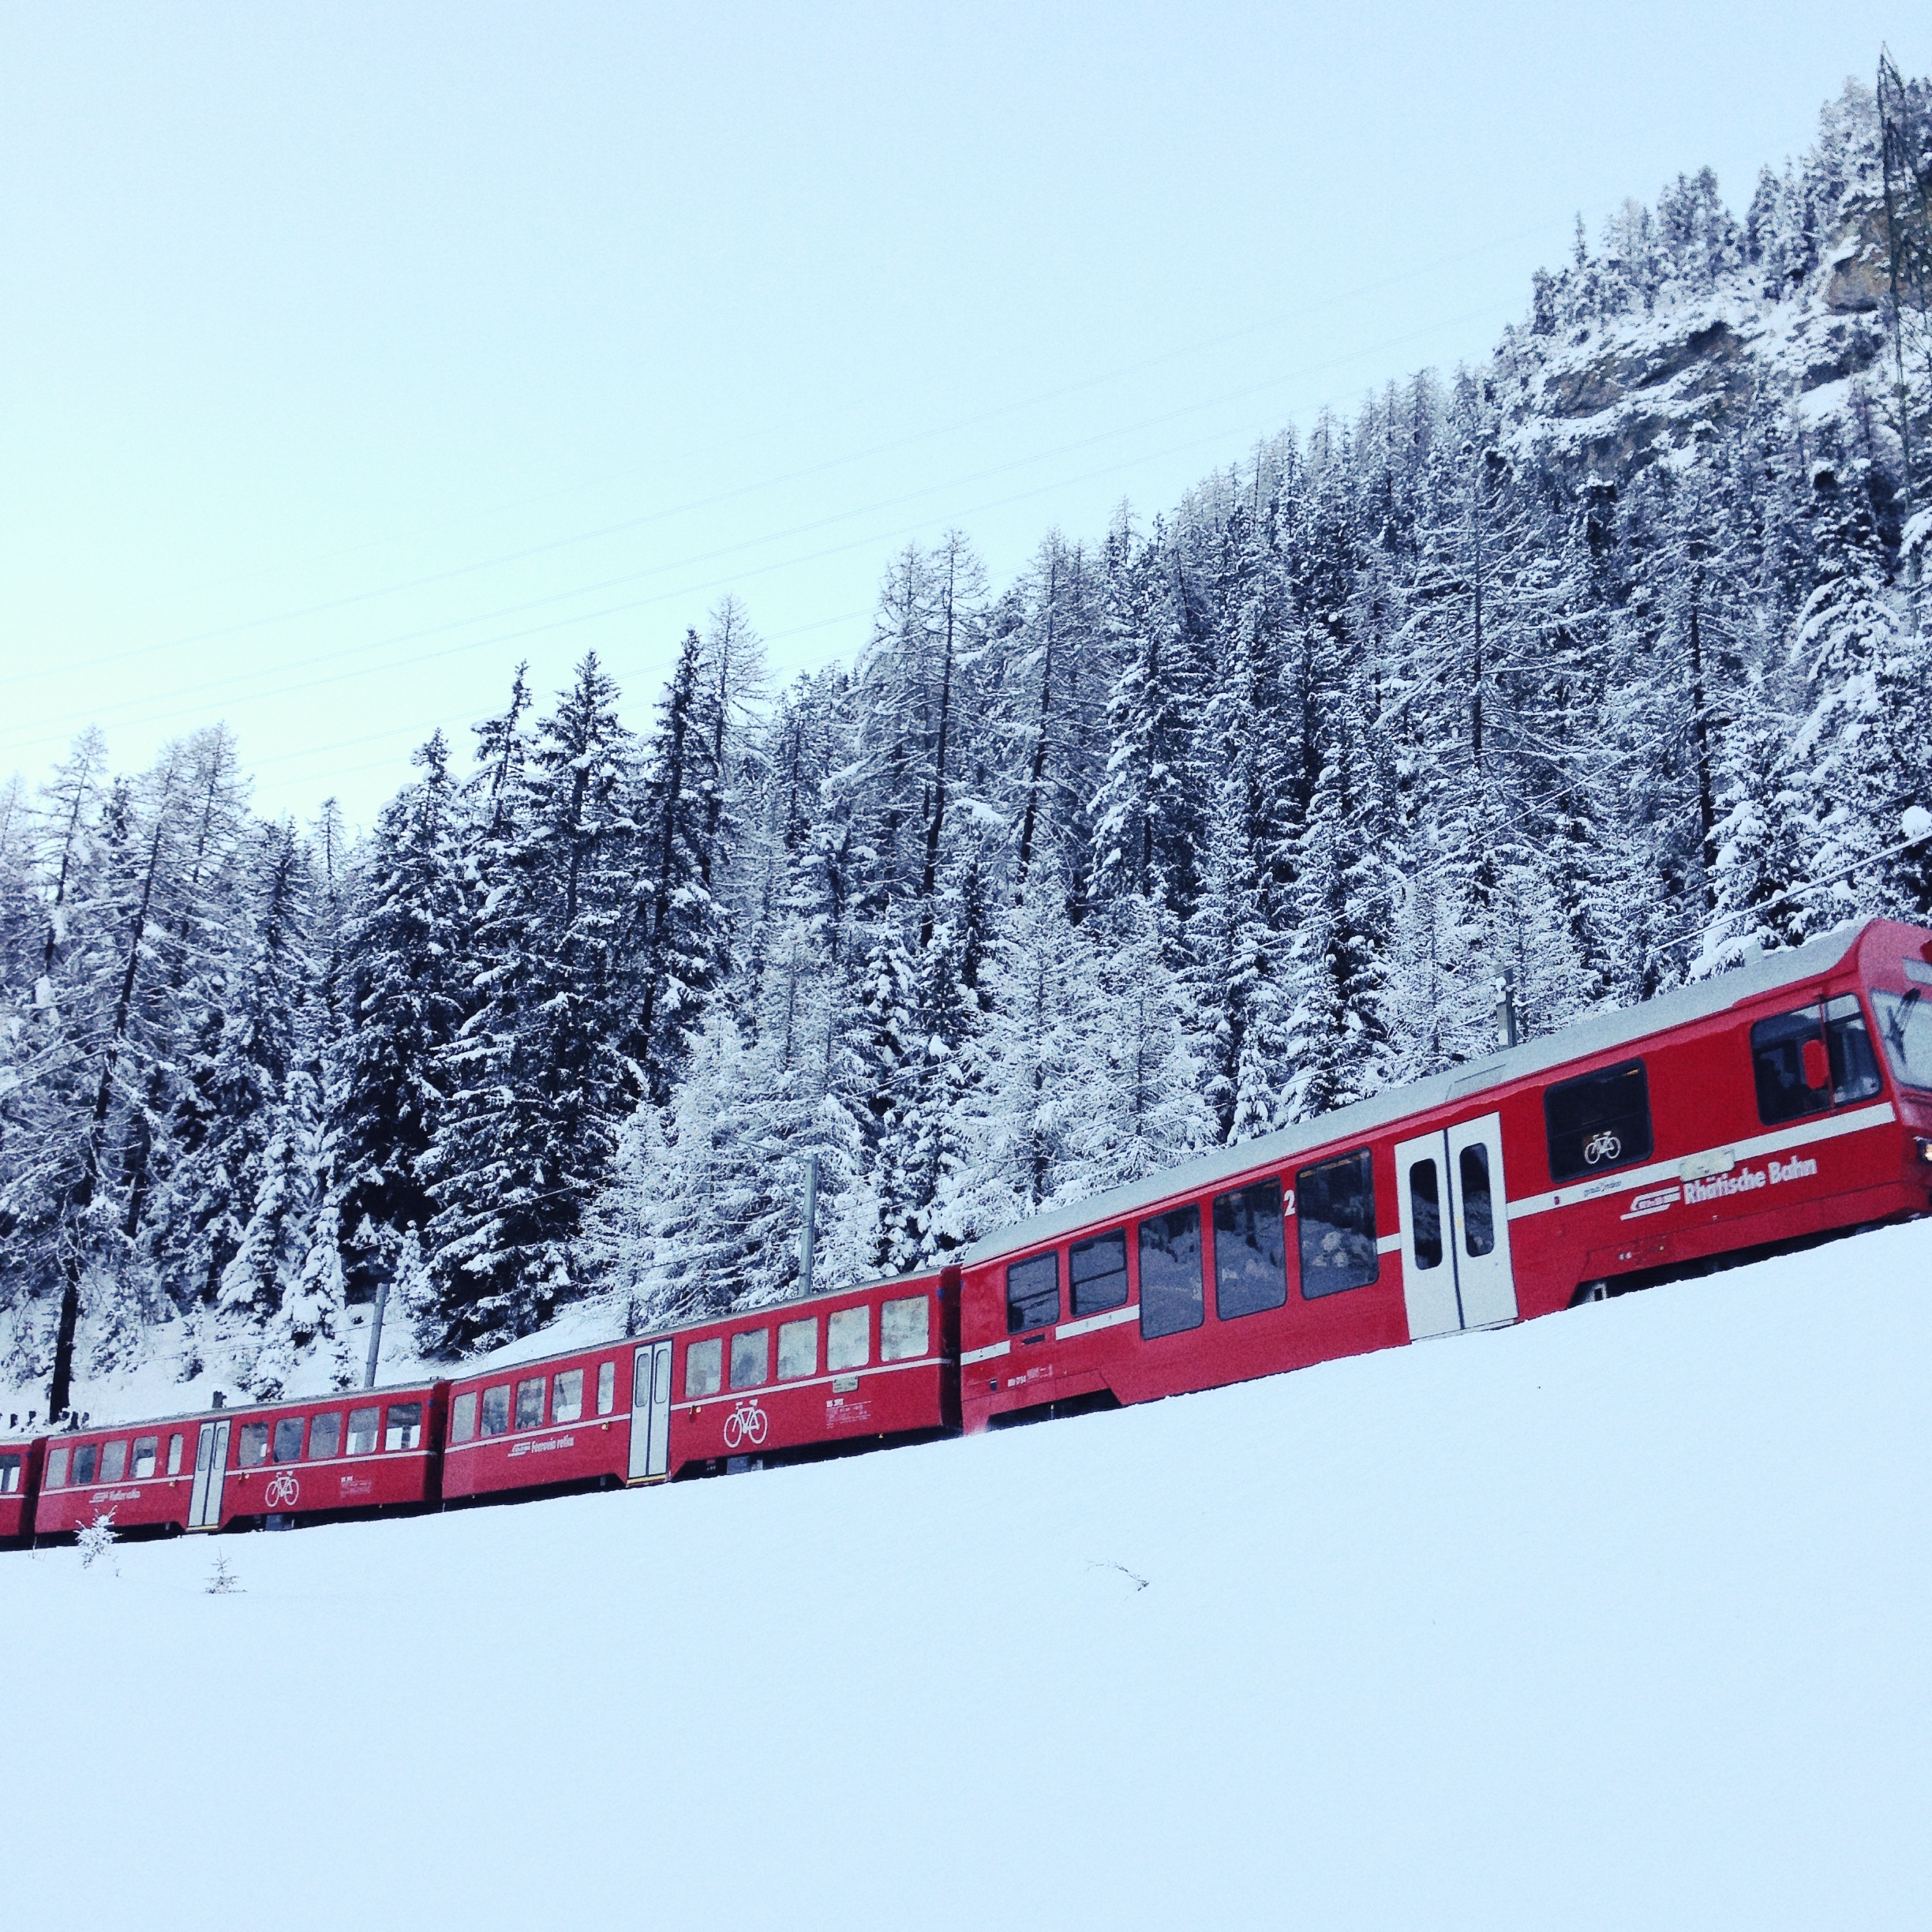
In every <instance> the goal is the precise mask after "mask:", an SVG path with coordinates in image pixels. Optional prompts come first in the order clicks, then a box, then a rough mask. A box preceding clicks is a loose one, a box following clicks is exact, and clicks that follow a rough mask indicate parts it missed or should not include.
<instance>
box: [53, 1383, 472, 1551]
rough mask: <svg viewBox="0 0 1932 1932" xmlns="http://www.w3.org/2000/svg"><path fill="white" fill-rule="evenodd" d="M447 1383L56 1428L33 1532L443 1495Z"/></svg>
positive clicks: (197, 1520) (148, 1526) (149, 1529)
mask: <svg viewBox="0 0 1932 1932" xmlns="http://www.w3.org/2000/svg"><path fill="white" fill-rule="evenodd" d="M445 1386H446V1385H445V1384H444V1383H423V1384H421V1385H418V1386H417V1387H410V1388H400V1389H373V1390H369V1391H357V1392H355V1393H353V1394H341V1395H328V1396H309V1397H304V1398H299V1399H293V1400H290V1401H286V1402H270V1403H264V1404H262V1405H260V1406H257V1407H253V1408H247V1409H216V1410H211V1411H209V1412H208V1413H206V1414H204V1415H193V1416H178V1417H174V1418H173V1419H171V1420H170V1421H163V1422H139V1423H123V1424H122V1425H119V1426H118V1427H116V1428H88V1429H82V1430H80V1431H78V1432H72V1433H67V1434H62V1435H58V1436H52V1437H50V1438H49V1439H48V1440H47V1444H46V1460H45V1462H44V1465H43V1470H42V1475H41V1482H40V1491H39V1498H38V1500H37V1502H36V1506H35V1511H34V1531H35V1533H36V1535H40V1536H58V1535H71V1534H73V1533H75V1532H77V1531H78V1530H80V1529H84V1528H86V1527H87V1526H88V1524H89V1523H91V1522H95V1521H96V1520H97V1519H98V1518H100V1517H101V1516H103V1515H111V1516H112V1518H113V1519H114V1529H115V1531H116V1533H118V1534H123V1535H125V1534H126V1533H129V1532H137V1533H140V1532H146V1533H150V1534H159V1533H167V1532H168V1531H170V1530H175V1529H233V1528H237V1527H247V1526H251V1525H254V1524H259V1523H263V1522H267V1521H268V1519H269V1518H271V1517H272V1518H276V1519H277V1520H279V1521H283V1522H290V1521H296V1520H299V1519H301V1518H312V1517H322V1516H344V1515H358V1516H360V1515H376V1514H377V1513H379V1512H380V1511H383V1510H385V1509H395V1510H402V1509H413V1508H415V1509H419V1508H422V1507H425V1506H427V1505H429V1504H431V1503H434V1502H435V1501H436V1498H437V1488H436V1476H437V1458H436V1452H435V1449H434V1447H433V1445H434V1443H435V1442H436V1439H437V1437H438V1436H439V1435H440V1432H441V1427H442V1415H443V1391H444V1387H445Z"/></svg>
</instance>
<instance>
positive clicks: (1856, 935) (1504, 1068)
mask: <svg viewBox="0 0 1932 1932" xmlns="http://www.w3.org/2000/svg"><path fill="white" fill-rule="evenodd" d="M1873 923H1875V922H1874V921H1872V920H1869V919H1861V920H1854V921H1848V922H1847V923H1845V924H1844V925H1841V926H1835V927H1833V928H1832V930H1830V931H1829V932H1826V933H1821V934H1819V935H1818V938H1815V939H1809V940H1807V941H1806V942H1805V943H1804V944H1803V945H1801V946H1793V947H1791V948H1789V949H1787V950H1785V951H1783V952H1779V953H1762V954H1760V955H1759V956H1758V957H1757V958H1756V959H1754V960H1751V961H1750V964H1747V965H1744V966H1740V967H1738V968H1735V969H1734V970H1733V971H1732V972H1725V973H1721V974H1719V975H1717V976H1716V977H1714V978H1713V979H1702V980H1699V981H1698V982H1697V983H1696V984H1694V985H1692V986H1687V987H1678V988H1677V989H1676V990H1674V991H1672V992H1669V993H1662V994H1658V996H1657V998H1655V999H1650V1000H1646V1001H1644V1002H1643V1003H1642V1005H1637V1006H1620V1007H1615V1008H1612V1009H1610V1010H1608V1011H1607V1012H1604V1013H1590V1014H1588V1015H1586V1017H1584V1018H1582V1019H1581V1020H1572V1021H1571V1023H1570V1024H1569V1025H1567V1026H1565V1027H1559V1028H1558V1029H1557V1030H1556V1032H1554V1033H1546V1034H1544V1035H1542V1036H1541V1038H1540V1039H1533V1040H1526V1041H1524V1042H1523V1043H1522V1044H1521V1045H1520V1046H1517V1047H1509V1048H1507V1049H1505V1050H1503V1051H1501V1052H1498V1053H1493V1054H1489V1055H1488V1056H1487V1057H1486V1058H1483V1059H1481V1060H1470V1061H1464V1062H1463V1063H1462V1065H1460V1066H1455V1067H1451V1068H1450V1069H1448V1070H1447V1072H1446V1073H1434V1074H1431V1075H1430V1076H1429V1077H1428V1079H1426V1080H1412V1081H1410V1083H1409V1084H1407V1085H1406V1086H1402V1087H1391V1088H1388V1089H1387V1091H1384V1092H1382V1093H1379V1094H1376V1095H1374V1096H1373V1097H1372V1099H1367V1100H1358V1101H1357V1102H1355V1103H1354V1104H1353V1105H1352V1106H1345V1107H1338V1108H1337V1109H1336V1110H1335V1111H1334V1112H1333V1113H1332V1114H1322V1115H1320V1116H1319V1117H1318V1118H1316V1119H1314V1120H1311V1121H1297V1123H1296V1124H1295V1125H1294V1126H1292V1127H1282V1128H1279V1129H1276V1130H1275V1132H1274V1133H1269V1134H1262V1135H1260V1136H1257V1137H1256V1139H1254V1140H1242V1141H1239V1142H1237V1144H1235V1145H1234V1146H1232V1147H1219V1148H1211V1149H1209V1150H1208V1151H1207V1152H1205V1153H1203V1154H1197V1155H1194V1156H1193V1158H1192V1159H1189V1160H1187V1161H1184V1162H1182V1163H1181V1164H1180V1165H1179V1166H1174V1167H1169V1168H1166V1169H1163V1171H1162V1172H1160V1173H1159V1174H1149V1175H1148V1177H1147V1178H1145V1179H1144V1180H1141V1181H1129V1182H1128V1183H1126V1184H1125V1185H1124V1186H1121V1187H1117V1188H1110V1189H1108V1190H1107V1191H1106V1193H1103V1194H1095V1195H1090V1196H1088V1198H1087V1199H1086V1200H1082V1201H1076V1202H1074V1203H1073V1204H1071V1205H1070V1206H1068V1207H1053V1208H1049V1209H1047V1211H1045V1212H1044V1213H1041V1214H1037V1215H1032V1216H1030V1217H1029V1218H1028V1219H1026V1220H1024V1221H1014V1222H1009V1223H1008V1224H1007V1225H1006V1226H1004V1227H998V1228H994V1230H992V1231H991V1232H990V1234H985V1235H983V1236H982V1237H980V1238H979V1240H978V1241H975V1242H974V1243H973V1244H972V1245H971V1246H970V1247H969V1248H968V1249H966V1251H965V1252H964V1255H963V1256H961V1257H960V1260H961V1264H962V1265H963V1266H964V1267H975V1266H976V1265H977V1264H979V1263H980V1262H982V1261H989V1260H993V1259H994V1257H995V1256H998V1255H1002V1254H1009V1253H1012V1252H1015V1251H1016V1250H1017V1249H1021V1248H1032V1247H1037V1246H1039V1245H1040V1244H1041V1243H1043V1242H1045V1241H1058V1240H1059V1239H1061V1237H1063V1236H1065V1235H1068V1234H1073V1233H1075V1232H1076V1231H1077V1230H1080V1229H1083V1228H1088V1227H1091V1226H1093V1225H1094V1224H1095V1222H1102V1221H1112V1220H1116V1219H1120V1218H1121V1217H1122V1216H1125V1215H1131V1214H1133V1213H1136V1212H1138V1211H1141V1210H1143V1209H1145V1208H1148V1207H1152V1206H1153V1205H1154V1204H1155V1203H1156V1202H1159V1201H1163V1200H1172V1199H1173V1198H1174V1196H1176V1195H1181V1194H1193V1193H1200V1192H1202V1191H1203V1190H1204V1189H1207V1188H1211V1187H1212V1186H1213V1185H1215V1182H1216V1181H1226V1180H1231V1179H1232V1178H1234V1176H1235V1175H1237V1174H1249V1173H1252V1171H1253V1170H1255V1169H1256V1168H1257V1167H1270V1166H1277V1165H1279V1164H1282V1163H1286V1162H1287V1161H1288V1160H1290V1159H1293V1158H1294V1156H1296V1155H1301V1154H1305V1153H1309V1152H1312V1151H1313V1150H1315V1149H1316V1148H1322V1147H1327V1146H1330V1145H1331V1144H1334V1143H1335V1142H1336V1141H1338V1140H1359V1139H1361V1138H1362V1137H1364V1136H1367V1135H1368V1134H1372V1133H1374V1132H1376V1129H1379V1128H1382V1127H1386V1126H1388V1125H1391V1123H1392V1122H1394V1121H1400V1120H1403V1119H1406V1118H1408V1117H1409V1116H1410V1115H1411V1114H1424V1113H1427V1112H1428V1111H1429V1110H1431V1109H1432V1108H1435V1107H1439V1106H1448V1105H1449V1104H1451V1103H1453V1102H1455V1101H1457V1100H1460V1099H1462V1098H1464V1096H1465V1095H1470V1094H1474V1093H1480V1092H1481V1091H1483V1089H1484V1088H1489V1087H1500V1086H1501V1085H1503V1083H1504V1082H1506V1081H1508V1080H1520V1079H1522V1078H1524V1077H1525V1076H1528V1075H1531V1074H1536V1073H1548V1071H1549V1070H1550V1069H1552V1068H1555V1067H1560V1066H1564V1065H1568V1064H1569V1063H1570V1062H1571V1061H1576V1060H1585V1059H1589V1058H1591V1057H1593V1055H1595V1054H1601V1053H1605V1052H1608V1051H1609V1050H1611V1049H1612V1048H1613V1047H1624V1046H1628V1045H1630V1044H1631V1043H1634V1042H1635V1041H1638V1040H1641V1039H1648V1038H1649V1036H1650V1035H1653V1034H1655V1033H1660V1032H1664V1031H1665V1030H1666V1029H1668V1028H1671V1027H1676V1026H1683V1025H1684V1024H1687V1022H1689V1021H1691V1020H1702V1019H1707V1018H1709V1017H1710V1016H1711V1015H1713V1014H1714V1013H1722V1012H1724V1010H1725V1009H1727V1008H1728V1007H1732V1006H1735V1005H1741V1004H1742V1003H1743V1002H1745V1001H1747V1000H1750V999H1753V998H1757V997H1758V996H1759V995H1761V994H1765V993H1772V992H1775V991H1777V989H1778V988H1779V987H1786V986H1795V985H1799V984H1801V983H1803V982H1804V981H1805V980H1807V979H1820V978H1822V977H1823V975H1825V974H1826V973H1829V972H1832V971H1833V969H1834V968H1836V967H1837V966H1839V965H1840V964H1842V963H1843V961H1844V959H1845V957H1846V956H1847V955H1848V953H1851V952H1852V950H1853V949H1855V947H1856V945H1857V944H1858V942H1859V939H1860V938H1862V937H1863V934H1864V933H1865V930H1866V928H1867V927H1869V926H1870V925H1872V924H1873Z"/></svg>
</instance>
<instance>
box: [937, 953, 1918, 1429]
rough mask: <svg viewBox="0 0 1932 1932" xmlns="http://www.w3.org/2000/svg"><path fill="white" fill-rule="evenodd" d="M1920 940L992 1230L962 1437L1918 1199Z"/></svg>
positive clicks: (1681, 1264) (1628, 1017) (1581, 1293)
mask: <svg viewBox="0 0 1932 1932" xmlns="http://www.w3.org/2000/svg"><path fill="white" fill-rule="evenodd" d="M1927 995H1932V934H1927V933H1926V932H1925V931H1923V930H1920V929H1919V928H1916V927H1908V926H1902V925H1899V924H1896V923H1893V922H1890V921H1885V920H1874V921H1870V922H1867V923H1865V924H1863V925H1861V926H1857V927H1841V928H1840V929H1838V930H1836V931H1834V932H1833V933H1829V934H1825V935H1823V936H1822V937H1821V938H1818V939H1816V940H1814V941H1812V942H1810V943H1808V944H1807V945H1804V946H1802V947H1799V948H1795V949H1792V950H1791V951H1789V952H1788V953H1776V954H1772V955H1769V956H1767V957H1762V958H1760V959H1758V960H1754V961H1753V962H1752V963H1751V964H1749V965H1747V966H1746V967H1743V968H1740V969H1739V970H1737V971H1735V972H1729V973H1725V974H1722V975H1717V976H1716V977H1714V978H1713V979H1708V980H1705V981H1702V982H1699V983H1696V984H1694V985H1692V986H1690V987H1685V988H1683V989H1681V990H1679V991H1677V992H1675V993H1672V994H1666V995H1664V996H1662V997H1661V998H1658V999H1657V1000H1654V1001H1653V1002H1649V1004H1648V1005H1645V1006H1642V1007H1640V1008H1635V1009H1625V1010H1622V1011H1619V1012H1613V1013H1601V1014H1597V1015H1593V1016H1591V1017H1588V1018H1586V1019H1584V1020H1579V1021H1578V1022H1577V1023H1575V1024H1573V1025H1571V1026H1570V1027H1567V1028H1563V1030H1561V1031H1560V1032H1555V1033H1552V1034H1550V1035H1545V1036H1544V1037H1542V1038H1540V1039H1534V1040H1532V1041H1529V1042H1528V1043H1525V1044H1523V1045H1521V1046H1518V1047H1515V1048H1512V1049H1510V1050H1507V1051H1505V1052H1503V1053H1499V1054H1493V1055H1492V1056H1490V1057H1489V1058H1487V1059H1485V1060H1483V1061H1476V1062H1473V1063H1471V1064H1470V1065H1466V1066H1464V1067H1460V1068H1457V1069H1451V1071H1449V1072H1447V1073H1442V1074H1439V1075H1437V1076H1434V1077H1433V1078H1432V1079H1429V1080H1423V1081H1420V1082H1417V1083H1416V1084H1413V1085H1411V1086H1410V1087H1407V1088H1401V1089H1398V1090H1395V1091H1390V1092H1387V1093H1384V1094H1381V1095H1377V1096H1376V1097H1375V1098H1374V1099H1372V1100H1368V1101H1365V1102H1362V1103H1358V1104H1357V1105H1356V1106H1351V1107H1347V1108H1344V1109H1342V1110H1339V1112H1337V1113H1335V1114H1329V1115H1326V1116H1324V1117H1323V1118H1320V1119H1318V1120H1316V1121H1310V1122H1309V1123H1307V1124H1306V1125H1301V1126H1296V1127H1291V1128H1288V1129H1283V1130H1282V1131H1281V1132H1279V1133H1274V1134H1270V1135H1266V1136H1262V1137H1260V1138H1259V1139H1257V1140H1252V1141H1249V1142H1248V1143H1246V1144H1243V1145H1241V1146H1238V1147H1235V1148H1220V1149H1217V1150H1215V1151H1213V1152H1211V1153H1209V1154H1205V1155H1200V1156H1199V1157H1197V1158H1196V1159H1195V1160H1193V1161H1192V1162H1190V1163H1188V1164H1187V1165H1186V1166H1183V1167H1181V1168H1180V1169H1178V1170H1175V1171H1174V1172H1173V1173H1171V1174H1166V1175H1162V1176H1159V1177H1156V1178H1153V1179H1151V1180H1150V1181H1146V1182H1144V1183H1141V1184H1139V1185H1136V1186H1133V1187H1129V1188H1123V1189H1115V1190H1114V1191H1113V1192H1112V1193H1108V1194H1104V1195H1102V1196H1098V1197H1097V1198H1095V1199H1094V1200H1089V1201H1086V1202H1084V1203H1082V1204H1080V1205H1079V1206H1077V1207H1072V1208H1068V1209H1062V1210H1058V1211H1051V1212H1049V1213H1047V1214H1044V1215H1038V1216H1035V1217H1034V1218H1033V1219H1032V1220H1030V1221H1027V1222H1020V1223H1018V1224H1017V1225H1016V1226H1013V1227H1010V1228H1007V1229H1002V1230H998V1231H996V1232H995V1233H994V1234H991V1235H990V1236H988V1237H987V1238H986V1239H984V1240H983V1241H980V1242H979V1243H978V1244H977V1245H975V1247H974V1248H972V1249H969V1250H968V1253H967V1255H966V1256H965V1267H964V1276H965V1285H964V1294H963V1297H962V1300H963V1309H962V1316H961V1321H962V1327H961V1346H962V1352H961V1355H960V1399H961V1405H962V1408H963V1411H964V1420H965V1426H966V1427H967V1428H968V1429H969V1430H971V1429H976V1428H987V1427H998V1426H1001V1425H1003V1424H1005V1423H1009V1422H1013V1421H1028V1420H1032V1419H1035V1418H1036V1417H1044V1416H1048V1415H1058V1414H1065V1413H1069V1412H1072V1411H1075V1410H1080V1409H1082V1408H1091V1407H1099V1406H1111V1405H1113V1404H1114V1403H1117V1402H1140V1401H1145V1400H1148V1399H1151V1398H1155V1397H1158V1396H1162V1395H1173V1394H1178V1393H1181V1392H1183V1391H1189V1390H1193V1389H1200V1388H1207V1387H1215V1386H1216V1385H1218V1384H1220V1383H1227V1382H1232V1381H1237V1380H1245V1379H1248V1378H1249V1377H1252V1376H1261V1375H1268V1374H1273V1373H1276V1372H1280V1371H1282V1370H1283V1369H1287V1368H1299V1367H1302V1366H1305V1365H1309V1364H1310V1363H1312V1362H1316V1361H1325V1360H1329V1359H1332V1358H1334V1357H1339V1356H1342V1355H1351V1354H1362V1353H1365V1352H1366V1351H1368V1350H1372V1349H1376V1348H1382V1347H1387V1346H1392V1345H1394V1344H1395V1343H1398V1342H1405V1341H1416V1340H1421V1339H1425V1338H1430V1337H1434V1336H1437V1335H1446V1334H1452V1333H1458V1332H1461V1331H1465V1330H1468V1329H1472V1328H1481V1327H1494V1326H1496V1325H1498V1324H1502V1323H1506V1322H1509V1321H1513V1320H1518V1319H1519V1318H1521V1317H1523V1316H1531V1315H1541V1314H1548V1313H1550V1312H1553V1311H1555V1310H1556V1309H1561V1308H1564V1307H1567V1306H1568V1305H1571V1303H1572V1302H1573V1301H1575V1300H1577V1299H1578V1298H1593V1297H1595V1296H1596V1295H1598V1294H1603V1293H1606V1292H1608V1293H1616V1292H1620V1291H1621V1290H1623V1289H1624V1288H1626V1287H1631V1286H1646V1285H1648V1284H1649V1283H1650V1282H1655V1281H1659V1280H1663V1279H1669V1278H1670V1277H1671V1276H1672V1275H1679V1274H1683V1273H1687V1272H1694V1271H1702V1270H1703V1269H1705V1268H1706V1267H1709V1266H1712V1265H1714V1264H1719V1263H1728V1262H1729V1261H1730V1260H1736V1259H1743V1258H1747V1257H1749V1256H1754V1255H1759V1254H1763V1253H1766V1252H1774V1251H1776V1250H1778V1249H1781V1248H1786V1247H1790V1246H1794V1245H1802V1244H1804V1243H1807V1242H1810V1241H1815V1240H1818V1239H1820V1238H1823V1237H1826V1236H1829V1235H1831V1234H1837V1233H1839V1232H1842V1231H1845V1230H1850V1229H1853V1228H1856V1227H1860V1226H1867V1225H1870V1224H1873V1223H1876V1222H1883V1221H1889V1220H1896V1219H1904V1218H1907V1217H1909V1216H1911V1215H1918V1214H1923V1213H1925V1212H1926V1211H1927V1210H1928V1207H1932V1014H1929V1013H1928V1012H1927V1003H1928V1002H1927V998H1926V996H1927Z"/></svg>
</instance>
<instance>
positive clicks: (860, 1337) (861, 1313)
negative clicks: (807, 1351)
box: [826, 1301, 872, 1368]
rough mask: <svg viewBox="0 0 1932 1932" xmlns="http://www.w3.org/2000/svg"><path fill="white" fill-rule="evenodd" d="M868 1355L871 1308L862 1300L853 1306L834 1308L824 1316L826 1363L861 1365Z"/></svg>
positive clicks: (869, 1352)
mask: <svg viewBox="0 0 1932 1932" xmlns="http://www.w3.org/2000/svg"><path fill="white" fill-rule="evenodd" d="M871 1359H872V1311H871V1309H870V1308H868V1307H867V1305H866V1304H865V1303H864V1302H863V1301H861V1302H860V1303H859V1305H858V1306H857V1307H856V1308H844V1309H834V1310H833V1312H832V1313H831V1314H830V1315H829V1316H827V1317H826V1367H827V1368H863V1367H864V1366H865V1365H866V1364H867V1362H869V1361H871Z"/></svg>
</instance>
